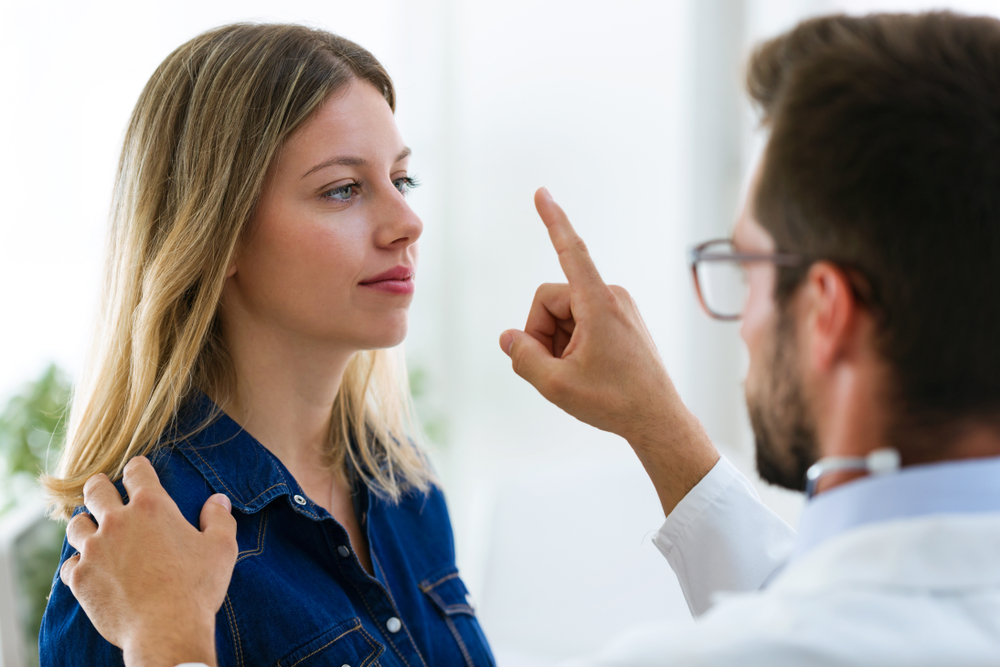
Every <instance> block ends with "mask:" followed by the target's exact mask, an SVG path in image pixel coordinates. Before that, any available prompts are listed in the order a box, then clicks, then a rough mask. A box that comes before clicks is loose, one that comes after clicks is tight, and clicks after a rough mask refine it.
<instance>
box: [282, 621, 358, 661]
mask: <svg viewBox="0 0 1000 667" xmlns="http://www.w3.org/2000/svg"><path fill="white" fill-rule="evenodd" d="M360 627H361V621H358V623H357V625H355V626H354V627H352V628H351V629H350V630H346V631H345V632H342V633H340V634H339V635H337V636H336V637H334V638H333V639H331V640H330V641H328V642H327V643H325V644H323V645H322V646H320V647H319V648H318V649H316V650H315V651H313V652H312V653H310V654H309V655H305V656H302V657H301V658H299V659H298V660H296V661H295V662H293V663H292V664H290V665H288V667H295V665H297V664H299V663H300V662H302V661H303V660H308V659H309V658H311V657H313V656H314V655H316V654H317V653H319V652H320V651H322V650H323V649H325V648H326V647H327V646H329V645H330V644H332V643H334V642H335V641H338V640H339V639H340V638H341V637H345V636H347V635H349V634H351V633H352V632H354V631H355V630H357V629H359V628H360ZM278 667H281V661H280V660H279V661H278Z"/></svg>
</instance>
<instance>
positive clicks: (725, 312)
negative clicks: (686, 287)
mask: <svg viewBox="0 0 1000 667" xmlns="http://www.w3.org/2000/svg"><path fill="white" fill-rule="evenodd" d="M707 250H708V251H709V252H718V253H719V254H724V253H726V254H728V253H729V252H732V249H731V248H728V247H726V246H720V247H718V248H710V249H707ZM698 285H699V286H700V287H701V293H702V297H703V298H704V299H705V305H706V306H707V307H708V309H709V310H710V311H711V312H712V313H714V314H715V315H719V316H721V317H739V316H740V315H741V314H742V313H743V305H744V303H746V298H747V278H746V271H745V269H744V268H743V265H742V264H740V263H739V262H734V261H732V260H721V259H720V260H712V259H703V260H701V261H700V262H698Z"/></svg>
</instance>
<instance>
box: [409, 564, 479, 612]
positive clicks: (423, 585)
mask: <svg viewBox="0 0 1000 667" xmlns="http://www.w3.org/2000/svg"><path fill="white" fill-rule="evenodd" d="M457 577H458V572H452V573H451V574H446V575H445V576H443V577H441V578H440V579H438V580H437V581H435V582H434V583H433V584H430V583H427V580H426V579H424V580H423V581H421V582H420V590H422V591H423V592H424V593H426V594H427V595H429V596H430V597H431V599H433V600H434V601H435V602H437V603H438V604H439V605H440V606H441V609H442V610H443V611H444V613H446V614H454V613H456V612H464V613H466V614H470V615H472V616H475V615H476V610H475V609H473V608H472V605H470V604H463V603H461V602H459V603H457V604H445V602H444V600H443V599H442V598H441V596H440V595H438V594H437V593H435V592H434V589H435V588H437V587H438V586H440V585H441V584H443V583H444V582H446V581H451V580H452V579H455V578H457Z"/></svg>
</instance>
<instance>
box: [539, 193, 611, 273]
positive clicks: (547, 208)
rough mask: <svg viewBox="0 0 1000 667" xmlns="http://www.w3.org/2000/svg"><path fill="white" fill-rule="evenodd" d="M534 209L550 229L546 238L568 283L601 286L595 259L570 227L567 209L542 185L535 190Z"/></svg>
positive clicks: (571, 226)
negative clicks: (556, 255)
mask: <svg viewBox="0 0 1000 667" xmlns="http://www.w3.org/2000/svg"><path fill="white" fill-rule="evenodd" d="M535 209H537V210H538V215H539V216H541V218H542V222H544V223H545V227H546V228H547V229H548V230H549V238H550V239H551V240H552V246H553V247H554V248H555V249H556V253H557V254H558V255H559V264H560V265H561V266H562V270H563V273H565V274H566V279H567V280H569V284H570V285H571V286H572V287H574V288H577V289H588V288H590V287H593V286H603V285H604V281H603V280H602V279H601V274H600V273H599V272H598V271H597V267H596V266H595V265H594V260H593V259H591V258H590V252H589V251H588V250H587V246H586V244H585V243H584V242H583V239H581V238H580V236H579V235H578V234H577V233H576V230H575V229H573V225H571V224H570V222H569V218H568V217H566V213H565V212H564V211H563V210H562V208H560V207H559V204H557V203H556V202H555V200H553V199H552V195H551V194H549V191H548V190H546V189H545V188H539V189H538V191H537V192H535Z"/></svg>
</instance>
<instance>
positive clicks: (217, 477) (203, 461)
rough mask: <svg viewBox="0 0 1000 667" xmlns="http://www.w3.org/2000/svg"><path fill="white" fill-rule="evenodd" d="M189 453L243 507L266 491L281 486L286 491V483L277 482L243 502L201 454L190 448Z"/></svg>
mask: <svg viewBox="0 0 1000 667" xmlns="http://www.w3.org/2000/svg"><path fill="white" fill-rule="evenodd" d="M189 451H190V452H191V453H192V454H194V455H195V456H197V457H198V460H199V461H201V462H202V463H204V464H205V467H206V468H208V469H209V470H211V471H212V474H213V475H214V476H215V479H217V480H219V484H220V485H221V486H222V488H224V489H225V490H226V491H228V492H229V495H230V496H232V497H233V498H235V499H236V500H238V501H239V502H240V503H242V504H243V505H244V506H246V505H249V504H250V503H252V502H254V501H255V500H257V499H258V498H260V497H261V496H262V495H264V494H265V493H267V492H268V491H270V490H271V489H276V488H278V487H279V486H283V487H285V488H286V489H287V488H288V484H287V483H286V482H279V483H277V484H272V485H271V486H269V487H267V488H266V489H264V490H263V491H261V492H260V493H258V494H257V495H256V496H254V497H253V498H251V499H250V500H243V499H242V498H241V497H240V495H239V494H237V493H234V492H233V490H232V489H230V488H229V486H227V485H226V483H225V482H224V481H222V477H221V476H220V475H219V473H218V471H216V469H215V468H214V467H212V464H211V463H209V462H208V461H206V460H205V457H204V456H202V455H201V454H200V453H199V452H198V450H197V449H195V448H194V447H191V448H190V449H189Z"/></svg>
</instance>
